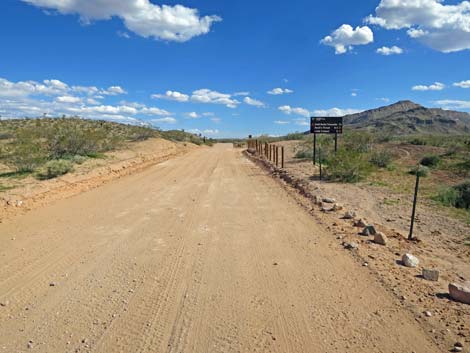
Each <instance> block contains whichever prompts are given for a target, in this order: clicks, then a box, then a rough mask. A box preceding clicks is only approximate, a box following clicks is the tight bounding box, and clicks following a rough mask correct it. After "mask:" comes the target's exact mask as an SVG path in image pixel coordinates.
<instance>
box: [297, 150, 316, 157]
mask: <svg viewBox="0 0 470 353" xmlns="http://www.w3.org/2000/svg"><path fill="white" fill-rule="evenodd" d="M294 157H295V158H297V159H312V158H313V152H312V151H309V150H304V149H303V150H299V151H297V152H296V153H295V156H294Z"/></svg>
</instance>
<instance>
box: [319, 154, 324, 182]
mask: <svg viewBox="0 0 470 353" xmlns="http://www.w3.org/2000/svg"><path fill="white" fill-rule="evenodd" d="M318 161H319V162H320V181H321V180H322V179H323V170H322V161H321V148H319V149H318Z"/></svg>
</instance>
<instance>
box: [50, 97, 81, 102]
mask: <svg viewBox="0 0 470 353" xmlns="http://www.w3.org/2000/svg"><path fill="white" fill-rule="evenodd" d="M56 101H57V102H60V103H79V102H81V101H82V99H81V98H80V97H74V96H60V97H57V98H56Z"/></svg>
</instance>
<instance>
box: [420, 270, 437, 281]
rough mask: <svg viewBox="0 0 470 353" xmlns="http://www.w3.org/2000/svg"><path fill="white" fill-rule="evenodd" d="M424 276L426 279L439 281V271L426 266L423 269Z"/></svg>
mask: <svg viewBox="0 0 470 353" xmlns="http://www.w3.org/2000/svg"><path fill="white" fill-rule="evenodd" d="M423 278H424V279H425V280H428V281H438V280H439V271H438V270H431V269H428V268H424V269H423Z"/></svg>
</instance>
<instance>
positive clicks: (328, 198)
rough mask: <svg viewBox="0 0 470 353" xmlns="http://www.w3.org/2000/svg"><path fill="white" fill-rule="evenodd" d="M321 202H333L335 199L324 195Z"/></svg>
mask: <svg viewBox="0 0 470 353" xmlns="http://www.w3.org/2000/svg"><path fill="white" fill-rule="evenodd" d="M323 202H325V203H335V202H336V200H335V199H333V198H331V197H324V198H323Z"/></svg>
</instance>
